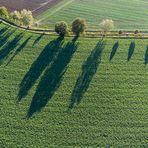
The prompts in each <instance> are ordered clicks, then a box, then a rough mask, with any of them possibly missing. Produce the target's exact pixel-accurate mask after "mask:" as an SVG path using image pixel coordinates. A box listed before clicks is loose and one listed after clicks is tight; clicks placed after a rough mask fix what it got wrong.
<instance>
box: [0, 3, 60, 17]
mask: <svg viewBox="0 0 148 148" xmlns="http://www.w3.org/2000/svg"><path fill="white" fill-rule="evenodd" d="M60 1H61V0H0V6H6V7H7V8H8V10H9V11H10V12H12V11H14V10H22V9H23V8H25V9H28V10H31V11H32V12H33V15H38V14H40V13H42V12H43V11H45V10H46V9H48V8H50V7H53V6H54V5H55V4H57V3H58V2H60Z"/></svg>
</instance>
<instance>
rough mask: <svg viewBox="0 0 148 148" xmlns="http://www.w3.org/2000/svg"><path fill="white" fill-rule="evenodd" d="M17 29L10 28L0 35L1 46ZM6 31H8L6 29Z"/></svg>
mask: <svg viewBox="0 0 148 148" xmlns="http://www.w3.org/2000/svg"><path fill="white" fill-rule="evenodd" d="M15 31H16V29H14V30H12V31H10V30H8V32H7V33H5V34H4V33H3V34H2V35H1V36H0V47H2V46H3V45H4V44H5V43H6V42H7V41H8V38H9V37H10V36H11V35H12V34H13V33H14V32H15ZM5 32H6V31H5Z"/></svg>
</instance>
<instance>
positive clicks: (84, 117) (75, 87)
mask: <svg viewBox="0 0 148 148" xmlns="http://www.w3.org/2000/svg"><path fill="white" fill-rule="evenodd" d="M83 2H84V4H85V1H83V0H82V2H81V3H83ZM95 2H96V1H95ZM99 2H101V1H99ZM120 2H122V1H120ZM137 2H138V1H137ZM130 3H131V2H130V1H129V4H130ZM144 3H146V2H144ZM128 6H129V5H128ZM69 8H70V5H69ZM73 8H74V7H73ZM67 9H68V7H67ZM94 10H95V9H94ZM63 11H64V10H63ZM65 12H66V11H65ZM71 40H72V38H65V40H63V41H61V40H59V39H57V37H56V36H49V35H39V34H34V33H30V32H27V31H23V30H22V31H20V30H19V29H16V28H13V27H10V26H7V25H4V24H3V23H1V24H0V147H1V148H3V147H4V148H16V147H25V148H45V147H50V148H52V147H60V148H62V147H63V148H66V147H68V148H69V147H76V148H79V147H83V148H85V147H87V148H88V147H93V148H95V147H133V148H135V147H147V146H148V124H147V123H148V116H147V115H148V67H147V64H148V39H143V40H142V39H99V38H79V39H78V40H77V41H76V42H75V43H73V42H71Z"/></svg>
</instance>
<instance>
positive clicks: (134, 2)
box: [37, 0, 148, 30]
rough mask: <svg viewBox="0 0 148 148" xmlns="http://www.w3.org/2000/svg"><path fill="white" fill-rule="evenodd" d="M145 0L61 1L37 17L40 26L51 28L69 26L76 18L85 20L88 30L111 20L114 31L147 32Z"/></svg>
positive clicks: (147, 17)
mask: <svg viewBox="0 0 148 148" xmlns="http://www.w3.org/2000/svg"><path fill="white" fill-rule="evenodd" d="M147 8H148V1H147V0H62V2H61V3H60V4H59V5H57V6H55V7H54V8H50V9H49V10H47V11H45V12H44V13H42V14H41V15H39V16H38V17H37V19H38V20H40V24H41V26H47V27H49V28H53V27H54V24H55V22H57V21H61V20H64V21H67V22H68V23H69V24H71V22H72V20H73V19H75V18H76V17H82V18H85V19H86V20H87V22H88V30H98V29H100V28H99V23H100V21H101V20H103V19H112V20H114V22H115V30H119V29H123V30H135V29H139V30H147V28H148V15H147Z"/></svg>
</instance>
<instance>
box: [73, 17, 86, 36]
mask: <svg viewBox="0 0 148 148" xmlns="http://www.w3.org/2000/svg"><path fill="white" fill-rule="evenodd" d="M85 29H86V21H85V19H82V18H76V19H75V20H74V21H73V22H72V32H73V33H74V34H75V35H76V37H77V38H78V37H79V36H80V34H82V33H83V32H84V31H85Z"/></svg>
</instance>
